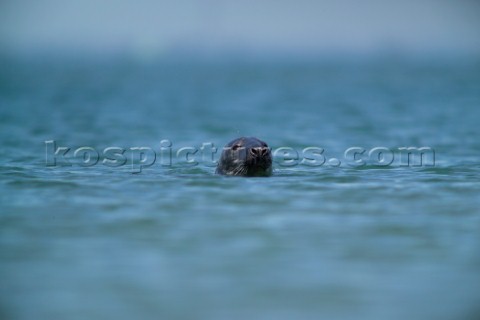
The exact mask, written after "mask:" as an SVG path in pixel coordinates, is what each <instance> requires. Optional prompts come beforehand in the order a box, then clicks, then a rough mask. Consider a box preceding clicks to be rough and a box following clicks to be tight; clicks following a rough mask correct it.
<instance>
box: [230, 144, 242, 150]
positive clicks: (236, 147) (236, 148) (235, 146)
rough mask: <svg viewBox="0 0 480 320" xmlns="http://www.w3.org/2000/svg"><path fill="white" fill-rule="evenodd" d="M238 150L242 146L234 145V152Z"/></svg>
mask: <svg viewBox="0 0 480 320" xmlns="http://www.w3.org/2000/svg"><path fill="white" fill-rule="evenodd" d="M238 148H240V146H239V145H238V144H236V145H234V146H233V147H232V150H233V151H236V150H238Z"/></svg>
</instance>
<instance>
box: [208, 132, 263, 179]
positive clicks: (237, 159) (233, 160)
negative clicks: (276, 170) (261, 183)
mask: <svg viewBox="0 0 480 320" xmlns="http://www.w3.org/2000/svg"><path fill="white" fill-rule="evenodd" d="M215 172H216V173H217V174H223V175H228V176H245V177H266V176H270V175H271V174H272V154H271V151H270V148H269V147H268V145H267V144H266V143H265V142H263V141H262V140H259V139H257V138H254V137H241V138H238V139H235V140H233V141H231V142H229V143H228V144H227V145H226V146H225V147H224V148H223V152H222V155H221V157H220V160H219V161H218V165H217V170H216V171H215Z"/></svg>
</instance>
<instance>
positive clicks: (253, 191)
mask: <svg viewBox="0 0 480 320" xmlns="http://www.w3.org/2000/svg"><path fill="white" fill-rule="evenodd" d="M0 62H1V63H0V67H1V69H0V70H1V72H0V138H1V141H2V148H1V149H0V166H1V171H0V173H1V180H0V200H1V205H0V206H1V207H0V279H1V281H0V317H1V318H2V319H49V320H51V319H107V318H111V319H134V318H135V319H251V318H255V319H358V318H365V319H437V320H439V319H478V317H479V316H480V307H479V302H480V209H479V207H480V197H479V194H480V166H479V154H480V140H479V137H480V126H479V124H478V123H479V119H480V64H478V62H476V61H470V60H469V61H461V60H455V59H450V60H445V61H443V60H439V61H425V60H415V59H413V60H402V59H393V58H392V59H380V60H375V59H365V60H360V61H359V60H352V59H344V60H342V59H340V58H339V59H312V58H310V59H308V60H304V61H302V59H292V60H288V59H285V60H278V61H276V60H273V61H269V60H261V59H260V60H259V61H248V60H247V61H245V60H241V59H239V60H238V61H237V60H235V59H232V60H228V59H224V60H219V61H214V60H207V61H198V60H195V59H188V58H183V59H182V58H177V59H170V60H168V59H158V60H153V61H146V62H145V61H137V60H134V59H129V58H111V59H110V58H108V57H98V58H92V57H90V58H88V59H80V58H78V57H77V58H72V59H67V58H59V59H57V58H46V57H21V58H14V57H3V58H2V59H1V60H0ZM239 136H256V137H258V138H260V139H262V140H264V141H266V142H267V143H268V144H269V146H270V147H271V148H272V150H273V151H277V153H276V157H275V162H274V174H273V175H272V176H271V177H269V178H241V177H223V176H218V175H215V174H214V171H215V166H214V161H212V159H209V158H208V157H207V159H203V158H202V157H201V155H202V151H201V150H200V148H201V147H202V145H204V144H206V145H207V146H209V148H210V147H211V148H216V149H217V152H216V153H213V152H212V154H211V155H212V156H213V160H215V159H218V156H219V153H220V152H221V150H222V147H223V146H224V145H225V144H226V143H227V142H229V141H230V140H232V139H234V138H236V137H239ZM52 143H54V144H55V148H53V147H52V145H51V144H52ZM309 147H310V148H316V149H314V150H316V151H317V152H320V151H321V152H322V153H321V154H320V153H318V154H320V155H321V157H323V158H321V157H319V158H318V159H319V160H321V161H323V163H320V162H321V161H319V162H317V163H315V164H314V165H309V163H305V162H303V163H302V160H303V151H304V149H305V148H309ZM410 147H413V148H427V149H425V150H427V151H428V152H427V153H428V154H426V155H425V158H423V160H424V161H423V162H422V163H419V162H418V161H417V162H415V161H414V159H413V158H412V159H411V160H412V161H411V162H408V161H407V163H405V162H401V161H400V158H399V157H402V156H403V157H405V154H403V155H402V151H401V150H405V149H401V148H410ZM58 148H65V149H60V150H59V149H58ZM66 148H69V149H68V152H67V151H65V150H67V149H66ZM106 148H118V149H117V150H123V153H121V155H120V156H119V158H118V159H119V162H118V163H115V164H114V165H108V163H107V164H105V162H104V160H105V158H108V155H105V153H104V150H105V149H106ZM135 148H137V149H135ZM138 148H143V149H138ZM185 148H187V149H185ZM285 148H287V149H285ZM350 148H357V149H355V150H360V151H361V150H364V152H363V153H362V152H360V151H359V153H357V154H355V155H354V156H353V158H352V154H348V152H347V154H346V153H345V151H347V150H349V149H350ZM375 148H377V149H375ZM378 148H380V149H378ZM78 149H80V151H78V152H76V151H77V150H78ZM181 149H182V150H187V152H186V153H188V151H191V153H190V154H189V155H188V154H186V153H185V152H183V153H182V151H180V152H179V150H181ZM279 149H280V151H278V150H279ZM372 149H373V150H374V151H373V152H372ZM195 150H197V152H194V151H195ZM282 150H283V151H282ZM285 150H287V151H288V152H287V154H285V152H284V151H285ZM375 150H376V151H375ZM378 150H380V151H382V152H378ZM56 151H58V152H57V154H55V152H56ZM292 152H293V153H292ZM64 153H65V154H64ZM318 154H317V155H318ZM97 156H98V159H97ZM117 156H118V154H117ZM154 156H156V157H155V158H153V157H154ZM297 156H298V158H297ZM123 157H124V158H123ZM282 157H283V158H282ZM285 157H286V158H287V159H285ZM428 157H430V158H428ZM432 157H433V159H432ZM307 158H308V157H307ZM52 159H54V160H55V161H54V163H52V162H49V160H50V161H52ZM153 159H154V160H155V161H152V160H153ZM322 159H323V160H322ZM97 160H98V161H97ZM111 160H112V159H111ZM170 160H171V162H170ZM390 160H392V161H390ZM407 160H408V154H407ZM417 160H418V158H417ZM432 160H433V161H432Z"/></svg>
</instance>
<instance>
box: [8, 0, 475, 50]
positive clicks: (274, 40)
mask: <svg viewBox="0 0 480 320" xmlns="http://www.w3.org/2000/svg"><path fill="white" fill-rule="evenodd" d="M0 45H1V46H2V47H3V48H13V49H21V50H36V49H41V50H45V49H52V50H58V49H67V50H78V49H80V50H132V51H134V52H140V53H153V54H161V53H163V52H169V51H171V50H175V49H179V48H183V49H187V48H188V49H189V50H195V49H200V50H207V51H208V50H211V51H214V52H215V51H225V50H226V51H232V50H244V51H252V52H274V51H275V52H300V53H301V52H307V53H308V52H326V51H330V52H332V51H333V52H336V51H339V52H353V53H356V52H360V53H365V52H367V53H368V52H377V51H382V50H387V51H389V50H390V51H399V52H407V53H424V52H427V53H431V52H439V53H447V54H448V53H454V54H457V53H460V54H465V53H466V54H470V55H475V54H480V1H477V0H451V1H450V0H416V1H411V0H403V1H402V0H395V1H391V0H367V1H360V0H331V1H321V0H316V1H315V0H295V1H294V0H232V1H230V0H178V1H148V0H137V1H128V0H78V1H70V0H44V1H42V0H38V1H36V0H31V1H28V0H16V1H15V0H0Z"/></svg>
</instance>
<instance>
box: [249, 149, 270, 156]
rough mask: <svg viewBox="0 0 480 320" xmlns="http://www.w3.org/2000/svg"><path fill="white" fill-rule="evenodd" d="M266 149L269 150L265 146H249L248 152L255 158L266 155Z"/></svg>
mask: <svg viewBox="0 0 480 320" xmlns="http://www.w3.org/2000/svg"><path fill="white" fill-rule="evenodd" d="M268 151H269V150H268V148H267V147H257V148H251V149H250V154H251V155H252V156H254V157H255V158H261V157H264V156H266V155H267V154H268Z"/></svg>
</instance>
